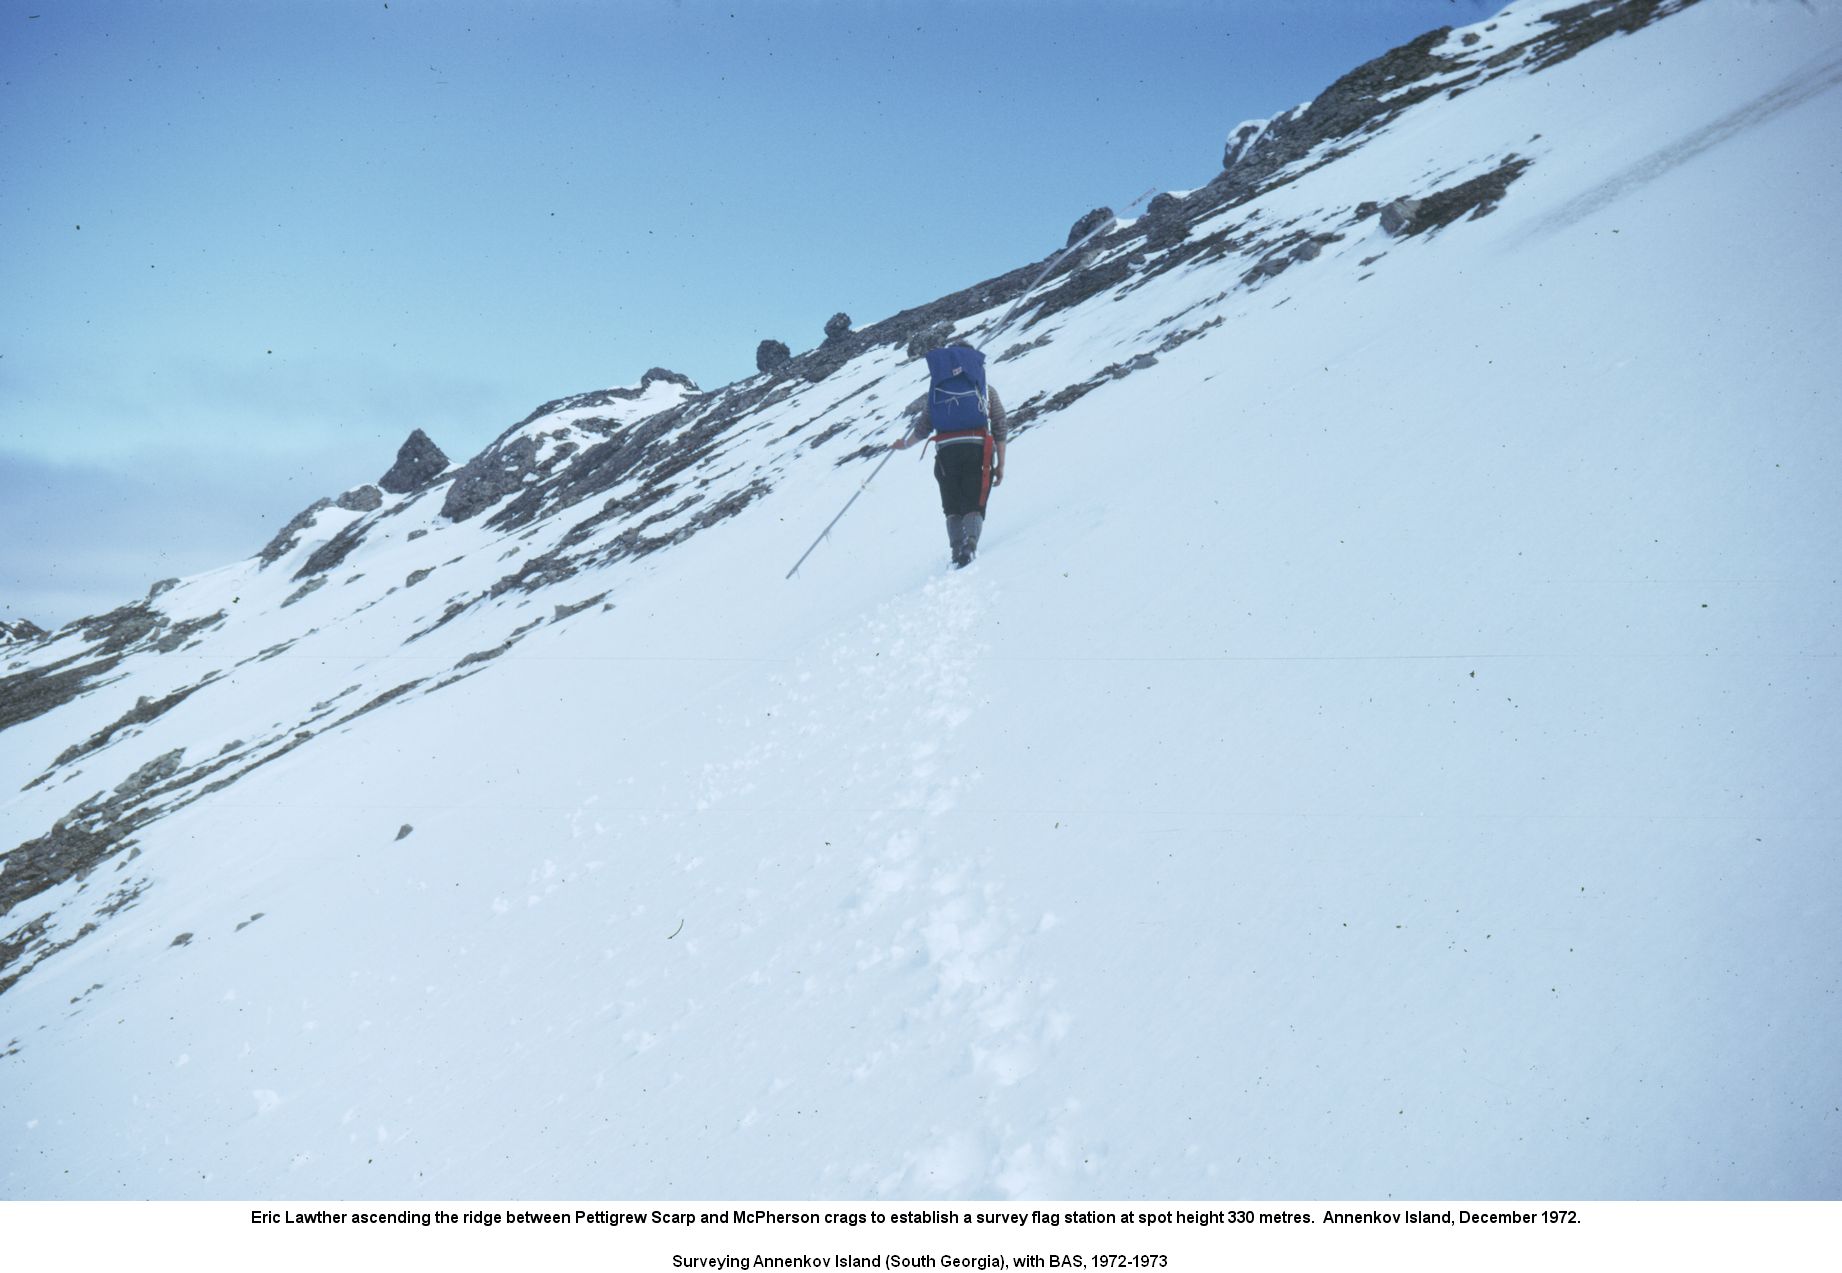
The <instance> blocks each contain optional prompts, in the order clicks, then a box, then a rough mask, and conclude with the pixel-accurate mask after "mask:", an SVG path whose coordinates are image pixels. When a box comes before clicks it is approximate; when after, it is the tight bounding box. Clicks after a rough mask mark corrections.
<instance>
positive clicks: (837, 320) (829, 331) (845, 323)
mask: <svg viewBox="0 0 1842 1273" xmlns="http://www.w3.org/2000/svg"><path fill="white" fill-rule="evenodd" d="M850 334H851V316H850V315H849V314H846V313H845V312H844V311H842V310H840V311H839V312H837V313H836V314H833V315H832V316H831V317H830V318H828V319H826V320H825V339H826V340H827V341H838V340H843V339H844V338H845V337H846V336H849V335H850Z"/></svg>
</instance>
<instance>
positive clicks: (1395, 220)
mask: <svg viewBox="0 0 1842 1273" xmlns="http://www.w3.org/2000/svg"><path fill="white" fill-rule="evenodd" d="M1419 210H1420V201H1419V200H1418V199H1395V200H1393V201H1392V202H1390V203H1388V204H1387V205H1385V206H1384V207H1383V208H1382V210H1381V228H1382V231H1383V232H1384V233H1386V234H1394V235H1399V234H1402V233H1404V232H1405V231H1406V229H1407V227H1408V226H1410V225H1412V224H1413V219H1414V214H1415V213H1417V212H1419Z"/></svg>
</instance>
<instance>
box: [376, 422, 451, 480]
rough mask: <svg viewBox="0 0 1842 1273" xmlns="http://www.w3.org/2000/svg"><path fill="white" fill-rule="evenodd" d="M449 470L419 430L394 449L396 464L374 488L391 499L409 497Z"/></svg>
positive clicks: (438, 451) (442, 454)
mask: <svg viewBox="0 0 1842 1273" xmlns="http://www.w3.org/2000/svg"><path fill="white" fill-rule="evenodd" d="M447 469H448V457H447V456H446V455H445V454H444V453H443V452H442V449H441V448H440V447H438V446H436V445H435V443H434V442H433V441H432V440H431V439H430V438H429V435H428V434H426V433H424V432H423V431H422V430H421V429H417V430H415V431H414V432H412V433H411V434H410V435H409V437H408V438H406V439H405V440H404V442H403V445H402V446H400V447H398V448H397V462H396V463H395V464H392V465H391V466H390V471H389V472H388V473H386V474H384V475H383V476H382V477H380V478H378V479H377V484H378V485H379V486H381V487H383V488H384V489H385V490H386V491H389V492H390V493H391V494H392V495H408V494H409V493H410V492H411V491H417V490H421V489H422V488H423V487H424V486H427V485H428V484H429V483H430V482H432V481H434V480H435V479H436V478H437V477H440V476H441V475H442V474H443V473H445V472H447Z"/></svg>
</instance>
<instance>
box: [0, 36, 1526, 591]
mask: <svg viewBox="0 0 1842 1273" xmlns="http://www.w3.org/2000/svg"><path fill="white" fill-rule="evenodd" d="M1499 7H1501V6H1500V4H1499V3H1495V2H1493V0H1283V2H1281V0H1245V2H1238V0H1218V2H1216V3H1201V2H1195V0H1113V2H1111V3H1098V2H1090V0H987V2H986V3H982V4H974V3H956V2H953V0H936V2H932V3H925V4H918V3H907V2H904V3H895V2H893V0H887V2H886V0H861V2H859V3H848V4H847V3H843V2H842V0H726V2H723V3H711V2H706V0H677V2H674V0H635V2H632V3H603V4H591V3H586V2H583V0H528V2H525V3H495V4H486V3H465V2H459V0H456V2H453V3H442V2H437V0H389V2H388V3H385V2H384V0H349V2H348V0H323V2H318V3H305V2H297V3H282V2H280V0H240V2H238V3H230V2H228V0H217V2H208V0H181V2H179V3H162V4H153V3H124V2H123V0H103V2H99V3H98V2H84V0H79V2H76V3H70V2H67V0H25V2H24V3H18V2H16V0H0V617H7V618H13V617H26V618H31V619H34V620H35V621H37V622H39V623H41V624H44V625H46V626H52V625H54V624H58V623H62V622H65V621H68V620H70V619H72V618H75V617H77V616H79V615H81V614H85V613H94V612H97V611H99V610H102V609H106V608H109V607H111V606H113V605H117V604H121V603H122V602H125V601H128V600H131V599H133V598H134V597H136V596H139V595H141V594H142V593H143V592H144V591H145V589H146V586H147V585H148V583H150V582H151V581H153V580H155V579H158V578H161V577H163V576H166V575H175V574H188V573H192V572H195V571H198V570H202V569H207V568H210V567H212V566H215V565H220V564H223V563H225V562H227V561H231V560H234V559H237V558H239V557H243V556H247V555H248V554H250V553H251V552H253V551H255V549H257V548H258V547H260V546H261V544H262V543H263V541H264V540H265V539H266V538H267V537H268V535H269V534H270V533H272V532H273V530H274V529H275V527H277V526H278V525H279V524H280V523H281V522H283V521H285V520H286V519H287V518H288V517H290V516H291V515H292V514H293V513H294V512H296V511H297V510H298V509H299V508H300V507H301V506H303V505H305V504H307V503H308V502H310V501H311V500H313V499H315V498H318V497H319V496H321V495H326V494H334V493H337V492H338V491H340V490H343V489H345V488H347V487H350V486H354V485H358V484H360V483H362V482H366V481H371V480H374V479H375V478H376V477H377V476H378V475H379V474H381V473H382V472H383V471H384V469H386V468H387V467H388V466H389V464H390V462H391V460H392V458H393V457H394V454H395V450H396V447H397V445H398V443H400V442H401V441H402V439H403V438H404V436H406V435H407V434H408V433H409V431H410V430H411V429H412V428H416V427H421V428H424V429H426V430H427V431H428V432H429V433H430V435H431V436H433V437H434V438H435V440H436V441H437V442H438V443H440V444H441V445H442V447H443V448H444V449H445V450H447V452H448V453H449V455H450V456H452V457H453V458H455V459H456V460H463V459H465V458H467V457H468V456H470V455H471V454H472V453H473V452H474V451H476V450H477V449H478V448H479V447H480V446H482V445H484V444H485V443H486V442H488V441H490V440H491V438H492V437H493V436H495V435H496V434H497V433H499V432H500V431H501V430H502V429H504V428H505V427H506V426H507V425H509V424H511V423H512V422H514V421H515V420H517V419H518V418H519V417H521V416H522V415H524V414H525V413H526V412H528V411H529V410H530V409H531V408H532V407H533V406H535V405H536V404H537V403H539V402H541V401H543V400H545V399H548V398H553V397H557V396H560V395H563V394H566V393H574V392H579V391H582V390H586V389H593V388H600V387H604V386H608V385H615V384H625V383H632V382H634V381H636V380H637V379H638V377H639V375H640V374H641V373H642V372H643V371H644V370H645V369H646V368H647V367H650V366H654V365H663V366H667V367H670V368H672V369H674V370H677V371H681V372H683V373H685V374H687V375H690V376H691V377H693V378H694V379H696V380H697V381H698V382H699V383H700V384H702V385H703V386H704V387H706V388H710V387H714V386H717V385H721V384H724V383H727V382H729V381H731V380H735V379H738V378H740V377H742V376H745V375H748V374H751V373H752V372H753V369H754V362H753V360H754V349H755V345H756V343H757V342H758V341H760V340H762V339H764V338H768V337H772V338H776V339H779V340H784V341H786V342H787V343H788V344H789V345H791V346H792V347H793V348H794V349H795V350H799V349H804V348H808V347H810V346H811V345H813V344H816V343H817V342H818V340H819V339H820V337H821V335H822V330H821V329H822V327H823V324H824V322H825V320H826V319H827V318H828V317H830V316H831V315H832V314H833V313H834V312H836V311H838V310H844V311H846V312H848V313H849V314H851V315H852V317H853V318H855V319H856V320H857V321H858V322H859V323H860V324H862V323H867V322H871V321H874V320H876V319H878V318H881V317H884V316H886V315H888V314H890V313H893V312H895V311H897V310H899V309H902V308H905V307H907V306H910V305H914V304H918V303H920V302H922V301H926V300H929V299H931V298H933V297H935V296H938V295H940V294H942V293H943V292H946V291H949V290H951V289H954V288H957V287H960V286H964V285H966V284H968V283H971V282H975V281H977V280H979V279H981V278H985V277H989V276H991V275H993V274H996V273H998V272H1001V271H1003V270H1006V269H1010V268H1013V267H1015V266H1017V265H1020V264H1024V263H1026V262H1028V261H1032V260H1037V259H1040V258H1041V257H1043V256H1044V255H1046V254H1047V253H1049V252H1050V251H1053V250H1054V249H1055V248H1057V247H1059V246H1060V245H1061V243H1062V240H1063V238H1064V236H1065V234H1066V232H1067V229H1068V227H1069V225H1070V224H1072V223H1073V222H1074V220H1075V219H1076V218H1077V217H1079V216H1080V215H1081V214H1082V213H1083V212H1085V211H1086V210H1088V209H1089V208H1091V207H1094V206H1096V205H1100V204H1110V205H1113V206H1115V207H1123V206H1124V205H1125V204H1126V203H1128V202H1130V201H1131V200H1132V199H1134V198H1135V197H1136V196H1138V195H1139V194H1140V193H1142V192H1144V191H1146V190H1148V189H1154V188H1155V189H1186V188H1190V187H1194V186H1198V185H1201V184H1203V183H1204V182H1206V181H1208V180H1209V178H1210V177H1212V176H1213V175H1214V174H1215V172H1216V171H1218V170H1219V165H1220V155H1221V147H1222V142H1223V139H1224V138H1225V136H1226V135H1227V133H1228V131H1229V130H1230V129H1231V128H1232V127H1233V126H1234V125H1235V124H1236V123H1238V122H1239V121H1241V120H1243V119H1248V118H1259V117H1265V116H1268V115H1271V114H1273V113H1274V112H1276V111H1278V110H1281V109H1284V108H1285V107H1287V106H1290V105H1293V104H1295V103H1297V102H1299V101H1301V100H1305V99H1307V98H1309V97H1311V96H1312V95H1313V94H1315V93H1316V92H1317V91H1318V90H1319V89H1321V88H1322V87H1323V86H1324V85H1326V84H1328V83H1329V82H1330V81H1331V80H1332V79H1334V78H1335V77H1336V76H1337V75H1340V74H1341V73H1342V72H1344V71H1346V70H1348V69H1350V68H1351V67H1353V66H1355V65H1356V64H1358V63H1359V62H1362V61H1364V60H1366V59H1368V58H1370V57H1373V56H1375V55H1377V54H1379V53H1381V52H1383V51H1385V50H1386V49H1388V48H1390V47H1392V46H1394V45H1396V44H1399V43H1401V42H1402V41H1404V40H1407V39H1410V38H1412V37H1413V36H1415V35H1417V34H1419V33H1421V32H1423V31H1425V30H1428V29H1430V28H1432V27H1435V26H1440V25H1458V24H1462V23H1467V22H1473V21H1477V20H1478V19H1479V18H1481V17H1484V16H1486V15H1487V14H1488V13H1489V12H1491V11H1493V10H1494V9H1496V8H1499Z"/></svg>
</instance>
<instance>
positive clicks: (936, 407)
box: [927, 345, 991, 436]
mask: <svg viewBox="0 0 1842 1273" xmlns="http://www.w3.org/2000/svg"><path fill="white" fill-rule="evenodd" d="M927 371H928V375H929V376H930V377H932V379H933V384H932V385H931V386H929V388H928V391H927V413H928V418H929V419H930V420H931V421H932V422H933V425H934V433H935V435H936V436H938V435H939V434H942V433H962V432H966V431H968V430H973V429H977V430H979V431H980V432H983V431H984V430H986V429H988V428H990V427H991V414H990V412H989V411H987V410H986V407H985V355H984V354H981V353H980V352H979V351H978V350H976V349H973V348H971V347H970V346H968V345H948V346H947V347H946V348H945V349H936V350H933V351H931V352H930V353H929V354H928V356H927Z"/></svg>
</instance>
